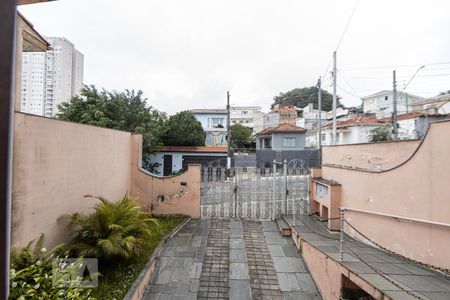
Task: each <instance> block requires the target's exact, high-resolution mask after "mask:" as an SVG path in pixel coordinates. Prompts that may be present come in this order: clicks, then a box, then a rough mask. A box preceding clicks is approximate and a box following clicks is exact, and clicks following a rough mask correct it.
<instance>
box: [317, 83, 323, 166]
mask: <svg viewBox="0 0 450 300" xmlns="http://www.w3.org/2000/svg"><path fill="white" fill-rule="evenodd" d="M317 100H318V102H319V103H318V104H317V108H318V110H319V127H318V129H319V138H318V146H319V162H320V161H321V155H320V151H322V78H320V77H319V80H318V81H317Z"/></svg>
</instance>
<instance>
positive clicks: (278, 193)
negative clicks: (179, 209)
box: [201, 160, 309, 220]
mask: <svg viewBox="0 0 450 300" xmlns="http://www.w3.org/2000/svg"><path fill="white" fill-rule="evenodd" d="M201 179H202V184H201V217H202V218H242V219H252V220H265V219H275V218H276V217H278V216H280V215H282V214H288V215H300V214H306V213H307V212H308V207H309V170H308V169H307V168H306V164H305V162H303V161H301V160H292V161H290V162H287V161H284V162H283V163H281V162H272V166H271V167H270V168H256V167H234V168H232V169H231V170H230V172H229V174H227V170H226V168H224V167H220V166H218V167H217V166H204V167H202V169H201Z"/></svg>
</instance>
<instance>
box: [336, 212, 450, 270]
mask: <svg viewBox="0 0 450 300" xmlns="http://www.w3.org/2000/svg"><path fill="white" fill-rule="evenodd" d="M346 210H347V211H354V212H360V213H366V214H370V215H376V216H382V217H386V218H392V219H395V220H405V221H410V222H416V223H422V224H428V225H433V226H441V227H446V228H450V224H447V223H443V222H435V221H428V220H423V219H417V218H410V217H404V216H398V215H392V214H386V213H380V212H372V211H367V210H362V209H356V208H348V207H341V208H340V211H341V216H340V236H339V260H340V261H342V260H343V258H344V243H345V242H344V224H345V223H347V225H348V226H350V228H352V229H353V230H355V231H356V232H357V233H358V234H359V235H361V236H362V237H363V238H365V239H366V240H368V241H369V242H371V243H372V244H374V245H375V246H377V247H378V248H380V249H382V250H384V251H386V252H388V253H390V254H393V255H395V256H398V257H401V258H403V259H406V260H408V261H411V262H413V263H417V264H419V265H423V266H425V267H429V268H432V269H435V270H438V271H441V272H443V273H445V274H447V275H450V270H448V269H446V268H443V267H438V266H434V265H431V264H429V263H423V262H421V261H417V260H414V259H411V258H409V257H406V256H404V255H401V254H399V253H396V252H394V251H392V250H390V249H388V248H386V247H384V246H382V245H381V244H379V243H377V242H376V241H374V240H373V239H371V238H369V237H368V236H367V235H365V234H364V233H362V232H361V231H360V230H358V229H357V228H356V227H355V226H354V225H352V223H350V222H349V221H348V220H346V219H345V215H344V213H345V211H346Z"/></svg>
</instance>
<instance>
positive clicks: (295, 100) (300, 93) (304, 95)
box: [272, 86, 344, 111]
mask: <svg viewBox="0 0 450 300" xmlns="http://www.w3.org/2000/svg"><path fill="white" fill-rule="evenodd" d="M273 100H274V103H273V104H272V107H274V106H275V105H276V104H292V105H295V106H297V107H300V108H303V107H305V106H307V105H308V104H309V103H313V105H314V108H315V109H317V101H318V100H317V88H316V87H315V86H311V87H304V88H296V89H293V90H290V91H288V92H286V93H280V94H279V95H278V96H275V97H274V98H273ZM339 100H340V97H339V96H338V97H337V103H336V105H337V107H344V105H342V103H341V102H340V101H339ZM332 109H333V95H332V94H330V93H328V92H327V91H325V90H322V110H323V111H330V110H332Z"/></svg>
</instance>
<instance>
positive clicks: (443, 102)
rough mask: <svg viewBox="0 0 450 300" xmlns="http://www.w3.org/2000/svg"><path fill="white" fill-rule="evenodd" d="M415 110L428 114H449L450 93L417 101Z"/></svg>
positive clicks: (414, 105) (414, 106)
mask: <svg viewBox="0 0 450 300" xmlns="http://www.w3.org/2000/svg"><path fill="white" fill-rule="evenodd" d="M413 110H414V111H420V112H423V113H427V114H448V113H450V93H447V94H444V95H439V96H436V97H432V98H428V99H425V100H422V101H418V102H415V103H414V104H413Z"/></svg>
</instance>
